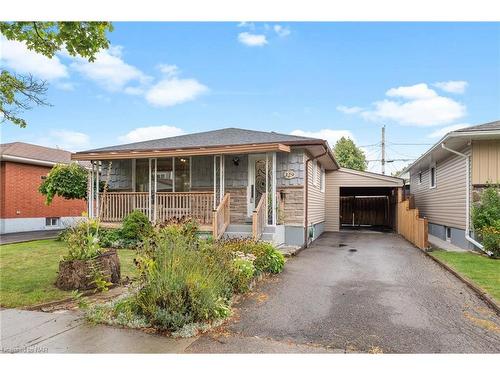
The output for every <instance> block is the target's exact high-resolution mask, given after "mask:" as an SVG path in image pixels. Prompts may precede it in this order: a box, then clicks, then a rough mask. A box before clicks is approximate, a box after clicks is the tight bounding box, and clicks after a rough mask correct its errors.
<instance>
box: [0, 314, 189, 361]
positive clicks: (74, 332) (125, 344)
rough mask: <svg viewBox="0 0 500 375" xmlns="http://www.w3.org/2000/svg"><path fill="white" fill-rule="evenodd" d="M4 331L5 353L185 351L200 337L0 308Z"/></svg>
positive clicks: (74, 315)
mask: <svg viewBox="0 0 500 375" xmlns="http://www.w3.org/2000/svg"><path fill="white" fill-rule="evenodd" d="M0 332H1V340H0V342H1V344H0V345H1V347H0V351H1V352H4V353H15V352H23V353H182V352H183V351H184V350H185V349H186V348H187V347H188V346H189V345H190V344H191V343H192V342H193V341H195V340H196V338H191V339H173V338H169V337H164V336H158V335H153V334H148V333H145V332H142V331H139V330H133V329H121V328H114V327H109V326H104V325H97V326H93V325H90V324H88V323H86V322H85V321H84V320H83V318H82V317H81V316H80V315H78V314H75V313H70V312H64V313H43V312H38V311H23V310H15V309H6V310H2V311H0Z"/></svg>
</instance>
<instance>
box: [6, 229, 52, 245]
mask: <svg viewBox="0 0 500 375" xmlns="http://www.w3.org/2000/svg"><path fill="white" fill-rule="evenodd" d="M60 232H61V230H60V229H56V230H35V231H31V232H16V233H5V234H2V235H0V245H6V244H9V243H17V242H27V241H34V240H44V239H47V238H56V237H57V235H58V234H59V233H60Z"/></svg>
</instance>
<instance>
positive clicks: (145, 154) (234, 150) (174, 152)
mask: <svg viewBox="0 0 500 375" xmlns="http://www.w3.org/2000/svg"><path fill="white" fill-rule="evenodd" d="M272 151H277V152H279V151H281V152H290V146H288V145H285V144H282V143H261V144H247V145H231V146H218V147H198V148H181V149H165V150H140V151H139V150H136V151H130V150H127V151H113V152H77V153H74V154H72V155H71V159H72V160H117V159H140V158H159V157H172V156H198V155H221V154H245V153H258V152H272Z"/></svg>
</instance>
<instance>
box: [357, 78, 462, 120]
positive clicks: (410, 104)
mask: <svg viewBox="0 0 500 375" xmlns="http://www.w3.org/2000/svg"><path fill="white" fill-rule="evenodd" d="M386 95H387V96H389V97H391V98H394V99H384V100H381V101H377V102H375V103H373V109H370V110H364V111H361V112H359V113H360V114H361V116H362V117H364V118H365V119H367V120H371V121H394V122H396V123H399V124H401V125H413V126H436V125H446V124H449V123H451V122H453V121H456V120H458V119H460V118H462V117H464V116H465V115H466V113H467V109H466V107H465V105H463V104H461V103H459V102H457V101H455V100H453V99H451V98H448V97H444V96H440V95H438V94H437V93H436V92H435V91H434V90H432V89H430V88H429V87H428V85H427V84H425V83H419V84H417V85H413V86H401V87H396V88H392V89H390V90H388V91H387V92H386ZM354 113H356V112H354Z"/></svg>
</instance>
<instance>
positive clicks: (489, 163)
mask: <svg viewBox="0 0 500 375" xmlns="http://www.w3.org/2000/svg"><path fill="white" fill-rule="evenodd" d="M489 182H490V183H498V182H500V141H498V140H495V141H473V142H472V184H473V185H485V184H487V183H489Z"/></svg>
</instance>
